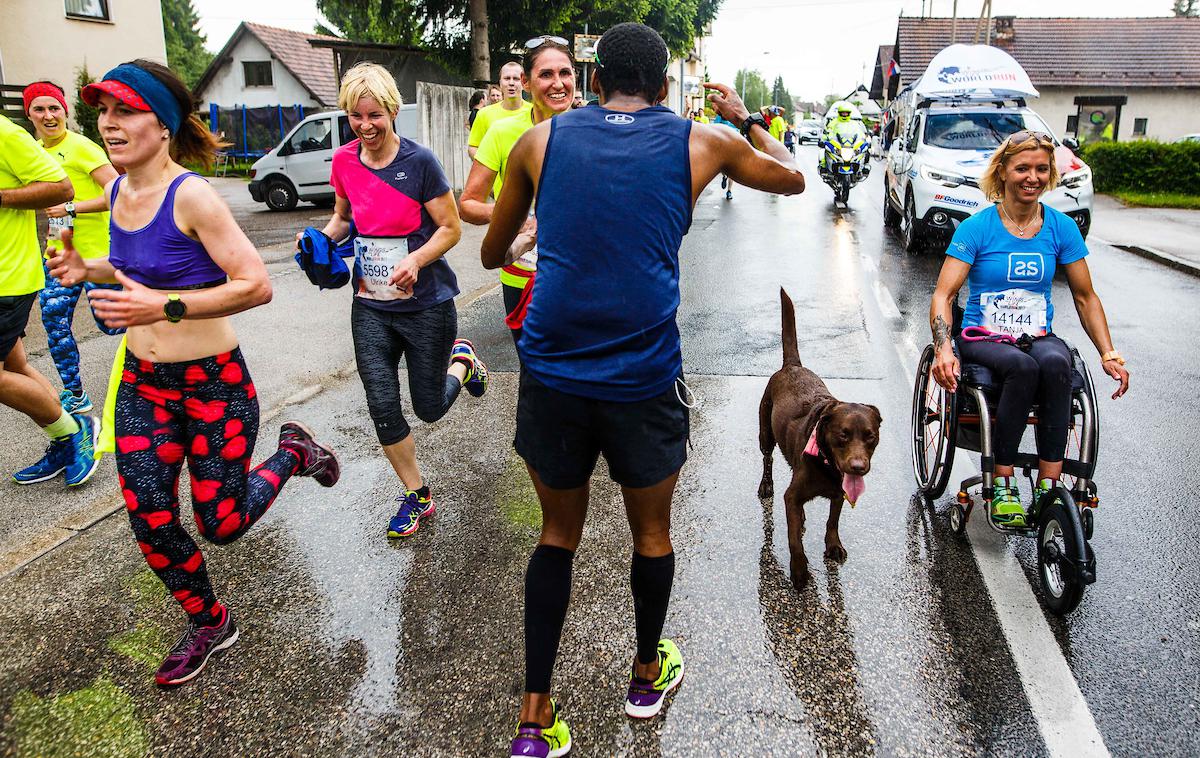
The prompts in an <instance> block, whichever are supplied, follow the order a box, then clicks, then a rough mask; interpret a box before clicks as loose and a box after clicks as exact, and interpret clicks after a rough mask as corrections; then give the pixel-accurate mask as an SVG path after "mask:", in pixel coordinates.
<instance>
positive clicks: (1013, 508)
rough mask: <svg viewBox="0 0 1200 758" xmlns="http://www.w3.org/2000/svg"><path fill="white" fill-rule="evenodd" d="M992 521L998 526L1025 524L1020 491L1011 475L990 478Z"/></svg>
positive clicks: (1019, 525)
mask: <svg viewBox="0 0 1200 758" xmlns="http://www.w3.org/2000/svg"><path fill="white" fill-rule="evenodd" d="M991 516H992V523H994V524H999V525H1000V526H1015V527H1023V526H1025V509H1024V508H1022V507H1021V493H1020V492H1019V491H1018V490H1017V482H1016V479H1014V478H1013V477H1011V476H998V477H996V478H995V479H993V480H992V510H991Z"/></svg>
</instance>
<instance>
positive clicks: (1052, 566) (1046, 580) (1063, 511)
mask: <svg viewBox="0 0 1200 758" xmlns="http://www.w3.org/2000/svg"><path fill="white" fill-rule="evenodd" d="M1074 507H1075V506H1074V505H1073V504H1071V503H1065V502H1063V499H1062V498H1061V497H1056V498H1055V499H1054V501H1053V502H1052V503H1051V504H1050V505H1049V507H1047V508H1046V509H1045V510H1043V511H1042V514H1041V517H1040V518H1039V519H1038V551H1037V562H1038V576H1039V577H1040V579H1041V584H1042V593H1043V595H1044V596H1045V598H1046V607H1047V608H1049V609H1050V611H1051V612H1052V613H1054V614H1055V615H1058V616H1065V615H1066V614H1068V613H1070V612H1071V611H1073V610H1075V608H1076V607H1078V606H1079V601H1080V600H1082V599H1083V588H1084V586H1085V585H1084V582H1083V580H1082V579H1081V578H1080V576H1079V575H1078V573H1077V572H1076V571H1075V569H1074V568H1073V567H1072V566H1071V564H1070V561H1069V560H1068V556H1072V555H1077V554H1079V552H1080V548H1081V547H1082V546H1081V545H1079V544H1078V535H1077V534H1076V530H1075V527H1074V522H1073V521H1072V520H1071V518H1070V514H1068V513H1067V509H1068V508H1074Z"/></svg>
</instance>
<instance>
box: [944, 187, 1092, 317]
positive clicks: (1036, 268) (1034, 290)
mask: <svg viewBox="0 0 1200 758" xmlns="http://www.w3.org/2000/svg"><path fill="white" fill-rule="evenodd" d="M1042 212H1043V214H1044V220H1043V222H1042V228H1041V230H1040V231H1038V233H1037V234H1036V235H1034V236H1033V237H1032V238H1030V239H1021V238H1020V237H1017V236H1014V235H1013V234H1012V233H1011V232H1009V231H1008V230H1007V229H1005V228H1004V224H1003V222H1002V221H1001V220H1000V211H999V208H998V207H997V206H995V205H993V206H992V207H991V208H985V209H984V210H982V211H980V212H979V213H976V214H975V215H974V216H971V217H970V218H969V219H967V220H966V221H964V222H962V223H961V224H959V226H958V229H957V230H955V232H954V239H952V240H951V241H950V247H949V248H947V250H946V255H949V256H950V257H952V258H957V259H958V260H960V261H963V262H965V263H968V264H970V266H971V272H970V273H969V274H968V275H967V284H968V285H969V292H970V296H969V298H968V300H967V307H966V312H965V313H964V315H963V323H962V325H963V328H966V327H968V326H985V327H989V328H992V329H993V330H994V331H998V329H996V328H995V326H994V325H993V324H992V323H989V322H988V321H987V319H986V318H985V315H986V314H985V307H986V305H987V303H988V302H989V301H995V300H996V299H997V298H998V297H999V298H1003V297H1004V296H1005V294H1006V293H1007V294H1008V295H1009V298H1010V299H1013V298H1014V297H1017V296H1019V295H1026V296H1028V295H1029V294H1032V295H1040V296H1041V297H1042V298H1043V299H1044V304H1045V323H1044V324H1038V323H1036V319H1037V317H1036V316H1035V317H1034V319H1033V321H1034V322H1033V323H1030V324H1028V326H1029V327H1030V328H1028V329H1025V331H1028V332H1029V333H1031V334H1033V333H1036V332H1040V331H1041V330H1042V329H1044V331H1045V333H1047V334H1049V333H1050V332H1051V331H1052V329H1051V324H1052V322H1053V320H1054V303H1053V302H1052V301H1051V298H1050V294H1051V289H1052V285H1053V283H1054V270H1055V268H1056V267H1058V266H1065V265H1067V264H1068V263H1074V262H1075V261H1077V260H1079V259H1081V258H1083V257H1085V256H1086V255H1087V254H1088V249H1087V245H1085V244H1084V242H1083V235H1082V234H1080V233H1079V227H1078V226H1076V224H1075V222H1074V221H1072V220H1071V218H1070V217H1069V216H1067V215H1066V214H1065V213H1062V212H1061V211H1056V210H1054V209H1053V208H1051V207H1049V206H1046V205H1042ZM993 317H994V318H995V317H996V316H993ZM999 318H1003V316H999ZM1017 330H1018V331H1019V330H1020V329H1019V327H1018V329H1017Z"/></svg>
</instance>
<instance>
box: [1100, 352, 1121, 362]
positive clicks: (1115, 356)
mask: <svg viewBox="0 0 1200 758" xmlns="http://www.w3.org/2000/svg"><path fill="white" fill-rule="evenodd" d="M1108 361H1116V362H1117V363H1119V364H1121V365H1122V366H1124V365H1125V359H1124V358H1122V357H1121V354H1120V353H1118V352H1117V351H1116V350H1109V351H1108V352H1107V353H1105V354H1104V355H1102V356H1100V362H1101V363H1106V362H1108Z"/></svg>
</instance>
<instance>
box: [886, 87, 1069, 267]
mask: <svg viewBox="0 0 1200 758" xmlns="http://www.w3.org/2000/svg"><path fill="white" fill-rule="evenodd" d="M1022 129H1031V130H1034V131H1040V132H1045V133H1046V134H1049V135H1050V136H1051V137H1052V138H1054V133H1053V132H1051V131H1050V129H1049V127H1047V126H1046V124H1045V122H1044V121H1042V119H1041V117H1040V116H1038V115H1037V114H1036V113H1035V112H1033V111H1032V110H1030V109H1029V108H1027V107H1025V105H1024V101H1023V100H1019V99H1016V100H991V101H986V102H985V101H982V100H961V101H954V100H933V101H931V100H923V101H920V102H918V101H917V99H916V96H915V95H914V94H913V93H912V92H911V91H910V92H907V93H902V94H901V95H900V97H899V98H897V100H896V102H895V103H893V108H892V123H891V124H890V125H889V131H890V135H889V136H890V138H891V145H890V147H889V149H888V151H887V166H886V169H885V172H884V188H885V189H884V198H883V219H884V223H885V224H886V225H887V226H891V227H895V228H898V229H899V230H900V233H901V235H902V237H903V240H904V248H905V250H908V251H910V252H915V251H917V250H919V249H920V248H921V247H922V246H924V245H925V244H926V243H928V242H935V241H936V242H938V243H941V244H943V245H944V244H946V243H948V242H949V240H950V237H951V236H952V235H953V234H954V230H955V228H957V226H958V224H959V223H960V222H961V221H964V220H965V219H967V218H968V217H969V216H972V215H974V214H975V213H976V212H977V211H979V210H981V209H983V208H986V207H987V206H988V205H989V202H988V200H987V198H985V197H984V195H983V192H982V191H981V190H980V189H979V177H980V176H981V175H982V174H983V171H984V169H985V168H986V167H987V164H988V160H989V159H990V158H991V156H992V153H994V152H995V150H996V148H997V147H999V145H1000V143H1001V142H1003V141H1004V139H1006V138H1007V137H1008V135H1010V134H1013V133H1014V132H1018V131H1021V130H1022ZM1054 143H1055V159H1056V162H1057V163H1058V169H1059V177H1060V178H1059V186H1058V187H1057V188H1055V189H1054V190H1051V191H1050V192H1047V193H1046V194H1045V195H1044V196H1043V198H1042V201H1043V202H1044V203H1046V205H1048V206H1050V207H1051V208H1054V209H1055V210H1059V211H1062V212H1063V213H1065V214H1067V215H1068V216H1070V217H1071V218H1072V219H1074V220H1075V223H1076V224H1078V225H1079V230H1080V231H1081V232H1083V235H1084V236H1085V237H1086V236H1087V233H1088V229H1089V228H1090V227H1091V223H1092V172H1091V170H1090V169H1089V168H1088V167H1087V165H1086V164H1085V163H1084V162H1083V161H1081V160H1080V159H1079V158H1078V157H1076V156H1075V154H1074V153H1073V152H1072V151H1071V150H1070V149H1069V148H1068V147H1067V146H1065V145H1063V144H1062V143H1061V142H1059V140H1058V139H1057V138H1054Z"/></svg>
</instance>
